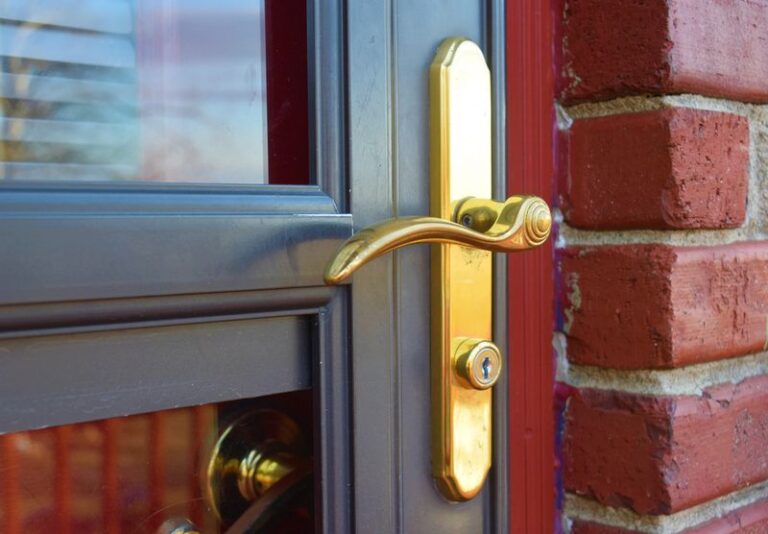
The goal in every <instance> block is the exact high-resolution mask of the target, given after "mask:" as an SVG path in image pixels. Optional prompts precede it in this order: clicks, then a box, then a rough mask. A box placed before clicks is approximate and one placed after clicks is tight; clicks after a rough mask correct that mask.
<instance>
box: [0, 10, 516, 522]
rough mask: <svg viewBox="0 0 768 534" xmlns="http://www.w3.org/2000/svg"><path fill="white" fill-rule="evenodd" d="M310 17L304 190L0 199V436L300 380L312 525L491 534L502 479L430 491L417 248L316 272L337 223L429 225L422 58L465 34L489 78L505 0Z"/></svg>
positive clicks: (50, 192) (498, 59)
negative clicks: (361, 265) (347, 273)
mask: <svg viewBox="0 0 768 534" xmlns="http://www.w3.org/2000/svg"><path fill="white" fill-rule="evenodd" d="M307 11H308V21H309V24H308V43H309V44H308V50H309V57H308V63H309V82H308V85H309V103H308V107H309V139H310V141H309V144H310V148H311V158H310V161H309V166H310V169H309V175H310V182H311V183H316V184H317V185H316V186H298V187H279V186H258V185H239V186H226V185H222V186H217V185H198V186H191V185H184V184H178V185H176V186H169V185H162V184H152V185H151V186H150V185H146V184H145V185H141V184H114V185H112V184H109V185H106V184H102V185H96V186H94V185H92V184H83V183H81V184H75V185H70V184H63V183H57V184H43V185H39V184H38V185H35V184H23V185H19V184H3V185H2V186H1V187H0V225H2V227H3V232H2V233H0V247H1V248H2V249H3V250H4V255H5V257H6V258H8V259H7V261H4V262H0V280H2V282H0V283H1V284H2V286H1V289H0V377H3V378H2V379H0V382H2V383H0V390H3V392H4V393H3V401H4V402H6V398H7V403H6V404H5V405H4V406H3V409H2V410H0V430H5V431H8V430H17V429H19V430H20V429H30V428H35V427H39V426H47V425H55V424H61V423H69V422H74V421H92V420H95V419H99V418H104V417H112V416H116V415H128V414H136V413H144V412H148V411H154V410H161V409H167V408H171V407H177V406H193V405H200V404H206V403H211V402H218V401H223V400H230V399H252V398H256V397H261V396H263V395H267V394H272V393H278V392H286V391H294V390H297V389H305V388H310V387H311V389H312V398H313V403H312V404H313V421H312V425H313V426H314V428H315V432H314V433H313V438H314V458H315V473H316V476H315V499H316V500H315V509H316V512H317V513H316V519H317V522H316V525H317V530H318V531H320V532H327V533H330V532H334V533H335V532H352V531H361V532H362V531H370V530H371V529H373V530H375V531H377V532H433V531H443V532H491V531H498V532H501V531H503V530H504V528H505V525H504V521H503V514H504V513H503V510H501V507H499V506H498V505H497V503H499V502H504V501H505V499H506V496H505V494H504V491H505V484H504V482H503V481H504V480H505V477H504V476H500V477H499V476H492V478H491V482H489V484H487V485H486V488H485V489H484V491H483V492H482V493H481V494H480V496H478V498H476V499H474V500H472V501H469V502H466V503H462V504H456V503H449V502H448V501H446V500H444V499H443V498H442V497H441V495H440V493H439V492H438V490H437V489H436V487H435V485H434V482H433V480H432V476H431V471H430V426H431V421H430V390H429V387H430V386H429V330H430V325H429V289H428V288H429V251H428V249H427V247H415V248H411V249H408V250H404V251H401V252H398V253H397V254H395V255H394V256H391V257H387V258H382V259H380V260H378V261H377V262H374V263H373V264H371V265H370V266H369V267H368V268H367V269H365V270H363V271H361V272H360V273H358V274H357V275H356V276H355V278H354V280H353V282H352V283H351V285H349V286H343V287H340V288H333V289H331V288H327V287H325V286H323V285H322V271H323V268H324V267H325V263H326V262H327V261H328V260H329V259H330V258H331V257H332V256H333V254H334V252H335V250H336V248H337V246H338V245H339V243H340V241H341V240H343V239H345V238H346V237H348V236H349V235H350V234H351V233H352V230H353V226H354V227H355V228H361V227H363V226H366V225H368V224H371V223H373V222H376V221H378V220H380V219H383V218H387V217H389V216H393V215H409V214H425V213H427V212H428V211H429V210H428V197H429V191H428V183H429V178H428V176H429V172H428V171H429V169H428V158H429V135H428V105H429V102H428V91H427V81H428V67H429V64H430V62H431V60H432V58H433V56H434V53H435V50H436V49H437V46H438V45H439V44H440V42H441V41H442V40H443V39H444V38H446V37H450V36H453V35H463V36H466V37H468V38H470V39H473V40H474V41H476V42H478V43H479V44H480V45H481V47H482V48H483V49H484V50H485V53H486V56H487V57H488V58H489V61H490V62H491V66H492V72H493V73H494V76H498V75H499V73H500V72H503V71H500V70H499V69H500V65H502V64H503V62H502V59H503V54H502V52H501V50H502V49H501V47H500V44H499V43H503V40H502V39H499V35H500V34H501V31H502V28H503V25H502V24H503V19H502V17H501V13H502V11H503V1H502V0H473V1H467V0H449V1H437V0H429V1H423V2H418V3H413V2H406V1H405V0H366V1H360V2H342V1H341V0H322V1H321V0H313V1H310V2H308V3H307ZM494 87H495V89H496V91H497V94H495V95H494V97H495V98H494V100H495V106H496V107H495V117H496V121H501V120H503V104H502V103H503V95H502V94H501V93H500V92H501V91H502V90H503V85H500V84H498V83H496V84H494ZM495 132H496V139H495V149H496V151H497V152H498V151H500V150H501V147H503V135H502V133H501V132H503V130H502V129H501V128H499V127H497V128H496V130H495ZM270 158H271V154H270ZM503 165H504V164H503V157H501V159H499V157H497V160H496V162H495V173H496V183H497V186H498V187H497V188H496V190H495V191H494V193H495V194H496V195H497V196H498V197H503V196H504V189H503V186H502V185H501V184H502V183H503V182H502V180H503V176H504V172H503V171H504V169H503ZM211 181H212V182H214V183H215V181H214V180H211ZM497 266H501V267H502V268H501V269H498V272H503V263H497ZM496 280H503V277H502V276H500V275H499V274H498V273H497V276H496ZM499 294H503V289H502V288H501V287H500V288H499ZM497 301H498V302H499V303H500V302H503V300H501V298H499V297H497ZM502 309H503V306H501V305H500V304H499V305H498V306H497V310H502ZM497 322H498V323H499V324H502V325H503V324H504V322H505V321H504V320H503V314H501V316H500V317H499V318H497ZM496 339H503V335H497V336H496ZM502 387H503V386H502ZM500 389H501V388H497V391H499V390H500ZM6 392H7V393H6ZM499 395H503V393H502V392H498V393H496V396H497V399H496V401H495V406H496V410H497V416H496V420H495V422H494V425H495V430H496V433H497V436H496V438H495V439H496V443H497V444H499V443H502V444H503V443H504V442H505V438H504V436H505V431H506V430H505V429H506V417H505V416H504V407H505V406H506V403H504V402H500V401H499V399H498V396H499ZM503 452H504V451H503V450H499V449H498V447H497V450H496V453H495V454H496V457H495V460H494V469H497V468H500V467H501V473H503V472H504V471H503V466H504V465H505V464H504V460H503V457H502V456H501V455H500V453H501V454H503Z"/></svg>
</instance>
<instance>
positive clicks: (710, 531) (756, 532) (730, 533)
mask: <svg viewBox="0 0 768 534" xmlns="http://www.w3.org/2000/svg"><path fill="white" fill-rule="evenodd" d="M636 532H638V531H636V530H628V529H624V528H619V527H612V526H609V525H603V524H600V523H593V522H591V521H582V520H581V519H576V520H574V521H573V524H572V526H571V534H635V533H636ZM766 532H768V500H761V501H757V502H755V503H752V504H750V505H747V506H744V507H743V508H739V509H736V510H734V511H732V512H729V513H727V514H725V515H724V516H722V517H718V518H715V519H712V520H710V521H707V522H705V523H703V524H701V525H697V526H694V527H690V528H687V529H685V530H683V531H682V532H681V534H737V533H738V534H765V533H766Z"/></svg>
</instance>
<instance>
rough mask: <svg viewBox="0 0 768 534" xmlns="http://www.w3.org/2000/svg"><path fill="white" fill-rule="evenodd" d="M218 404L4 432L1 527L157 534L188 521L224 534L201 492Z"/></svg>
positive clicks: (14, 533) (8, 529)
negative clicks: (175, 521) (172, 521)
mask: <svg viewBox="0 0 768 534" xmlns="http://www.w3.org/2000/svg"><path fill="white" fill-rule="evenodd" d="M216 419H217V416H216V408H215V407H213V406H202V407H195V408H188V409H180V410H170V411H164V412H156V413H153V414H150V415H137V416H131V417H124V418H120V419H109V420H105V421H97V422H93V423H81V424H76V425H66V426H60V427H56V428H52V429H45V430H35V431H30V432H18V433H15V434H8V435H5V436H2V437H1V438H0V444H1V447H0V452H1V454H2V456H1V457H0V462H2V464H1V465H0V472H1V473H2V485H1V486H0V504H1V506H2V508H1V509H0V531H1V532H4V533H7V534H17V533H34V532H40V533H43V532H45V533H48V532H56V533H57V534H64V533H78V534H79V533H90V532H93V533H102V532H103V533H106V534H113V533H114V534H116V533H119V532H130V533H154V532H156V531H157V528H158V527H159V526H160V525H161V524H162V523H163V522H164V521H165V520H167V519H169V518H174V517H187V518H190V519H191V520H193V522H194V523H195V524H196V525H198V526H199V527H200V528H201V529H203V531H205V532H217V531H218V527H217V525H216V521H215V518H213V516H212V515H211V513H210V510H209V509H208V507H207V505H206V503H205V501H204V499H203V497H202V480H201V477H200V476H201V466H202V465H203V463H202V460H203V455H204V451H205V450H207V447H209V446H210V440H211V436H212V433H214V432H215V431H216Z"/></svg>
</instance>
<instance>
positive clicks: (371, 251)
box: [325, 196, 552, 285]
mask: <svg viewBox="0 0 768 534" xmlns="http://www.w3.org/2000/svg"><path fill="white" fill-rule="evenodd" d="M454 221H455V222H454ZM459 223H461V224H459ZM551 228H552V216H551V214H550V212H549V207H548V206H547V204H546V202H544V201H543V200H542V199H540V198H539V197H535V196H512V197H509V198H508V199H507V200H506V201H505V202H496V201H494V200H484V199H477V198H472V197H470V198H466V199H463V200H461V201H459V202H457V203H456V206H455V207H454V214H453V221H449V220H446V219H440V218H438V217H420V216H416V217H396V218H394V219H387V220H385V221H383V222H380V223H378V224H374V225H372V226H369V227H367V228H364V229H363V230H360V231H359V232H357V233H356V234H355V235H353V236H352V237H350V238H349V239H347V241H345V242H344V244H343V245H342V246H341V248H340V249H339V251H338V252H337V253H336V256H335V257H334V258H333V260H331V262H330V264H329V265H328V268H327V269H326V271H325V282H326V283H327V284H334V285H335V284H340V283H342V282H344V281H345V280H346V279H348V278H349V277H350V276H352V273H354V272H355V271H356V270H357V269H359V268H360V267H362V266H363V265H365V264H366V263H368V262H369V261H371V260H373V259H375V258H377V257H379V256H381V255H382V254H386V253H387V252H391V251H393V250H395V249H397V248H400V247H404V246H406V245H415V244H417V243H455V244H458V245H465V246H469V247H475V248H479V249H483V250H491V251H495V252H515V251H520V250H528V249H531V248H534V247H537V246H539V245H541V244H542V243H544V241H546V239H547V237H548V236H549V232H550V230H551Z"/></svg>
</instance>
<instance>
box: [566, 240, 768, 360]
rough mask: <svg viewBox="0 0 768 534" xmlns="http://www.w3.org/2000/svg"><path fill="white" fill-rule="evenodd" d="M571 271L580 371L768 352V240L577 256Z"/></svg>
mask: <svg viewBox="0 0 768 534" xmlns="http://www.w3.org/2000/svg"><path fill="white" fill-rule="evenodd" d="M561 271H562V276H563V278H564V286H565V288H564V289H565V299H566V302H565V303H564V304H563V314H564V316H565V324H564V325H563V329H564V331H565V333H566V335H567V340H568V349H567V350H568V358H569V360H570V361H572V362H574V363H579V364H587V365H599V366H603V367H612V368H618V369H644V368H673V367H679V366H683V365H689V364H694V363H701V362H705V361H712V360H718V359H723V358H729V357H734V356H742V355H745V354H750V353H754V352H759V351H762V350H765V348H766V345H767V344H768V340H767V339H766V329H767V328H768V241H757V242H745V243H736V244H731V245H722V246H712V247H672V246H667V245H657V244H654V245H620V246H603V247H583V248H571V249H566V250H565V251H564V253H563V254H562V257H561Z"/></svg>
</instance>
